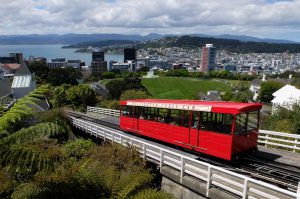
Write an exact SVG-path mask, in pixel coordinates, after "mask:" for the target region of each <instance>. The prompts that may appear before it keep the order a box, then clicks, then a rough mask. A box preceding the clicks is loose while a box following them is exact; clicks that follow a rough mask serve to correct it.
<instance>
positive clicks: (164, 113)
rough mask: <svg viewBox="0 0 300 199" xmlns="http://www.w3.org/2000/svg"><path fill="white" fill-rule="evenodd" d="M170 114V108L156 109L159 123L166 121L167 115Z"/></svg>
mask: <svg viewBox="0 0 300 199" xmlns="http://www.w3.org/2000/svg"><path fill="white" fill-rule="evenodd" d="M169 115H170V110H169V109H163V108H161V109H159V110H158V116H157V121H158V122H161V123H168V117H169Z"/></svg>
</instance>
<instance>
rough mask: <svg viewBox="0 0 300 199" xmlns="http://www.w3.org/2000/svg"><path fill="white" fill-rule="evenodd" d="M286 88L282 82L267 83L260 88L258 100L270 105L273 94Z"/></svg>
mask: <svg viewBox="0 0 300 199" xmlns="http://www.w3.org/2000/svg"><path fill="white" fill-rule="evenodd" d="M283 86H284V84H283V83H281V82H276V81H266V82H263V83H262V84H261V86H260V90H259V94H258V100H260V101H261V102H264V103H270V102H271V101H272V99H273V95H272V94H273V93H274V92H276V91H277V90H279V89H280V88H282V87H283Z"/></svg>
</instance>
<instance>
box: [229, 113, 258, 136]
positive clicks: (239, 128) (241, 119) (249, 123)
mask: <svg viewBox="0 0 300 199" xmlns="http://www.w3.org/2000/svg"><path fill="white" fill-rule="evenodd" d="M258 124H259V111H252V112H248V113H242V114H239V115H237V116H236V122H235V130H234V134H241V133H245V132H248V131H251V130H255V129H258Z"/></svg>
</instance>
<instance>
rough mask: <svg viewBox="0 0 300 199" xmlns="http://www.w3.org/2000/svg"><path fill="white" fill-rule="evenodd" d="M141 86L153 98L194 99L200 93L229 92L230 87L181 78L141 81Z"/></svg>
mask: <svg viewBox="0 0 300 199" xmlns="http://www.w3.org/2000/svg"><path fill="white" fill-rule="evenodd" d="M142 84H143V85H144V86H145V87H146V88H147V90H148V91H149V93H150V94H151V95H152V96H153V97H154V98H160V99H194V98H195V96H196V95H197V93H199V92H200V91H202V92H204V93H205V94H206V92H207V91H209V90H217V91H221V92H222V91H231V87H230V86H229V85H228V84H225V83H223V82H220V81H216V80H201V79H195V78H182V77H158V78H153V79H143V80H142Z"/></svg>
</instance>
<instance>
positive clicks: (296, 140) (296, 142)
mask: <svg viewBox="0 0 300 199" xmlns="http://www.w3.org/2000/svg"><path fill="white" fill-rule="evenodd" d="M297 144H298V139H297V138H295V144H294V147H295V149H294V150H293V152H296V148H297Z"/></svg>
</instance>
